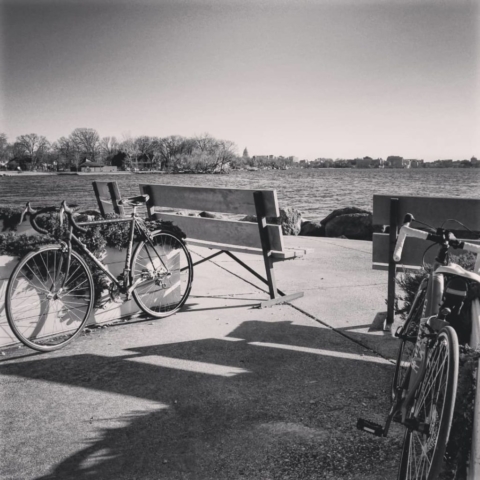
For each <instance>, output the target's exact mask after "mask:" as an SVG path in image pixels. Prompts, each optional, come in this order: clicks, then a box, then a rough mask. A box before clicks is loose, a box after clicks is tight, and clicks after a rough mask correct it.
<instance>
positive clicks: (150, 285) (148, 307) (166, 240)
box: [131, 230, 193, 318]
mask: <svg viewBox="0 0 480 480" xmlns="http://www.w3.org/2000/svg"><path fill="white" fill-rule="evenodd" d="M151 241H152V243H150V242H149V241H148V240H147V241H141V242H140V243H139V244H138V245H137V248H136V249H135V253H134V254H133V258H132V264H131V281H132V285H133V284H134V283H135V282H137V281H138V279H140V278H144V279H145V281H143V282H141V283H140V284H139V285H138V286H137V287H136V288H135V289H134V290H133V297H134V298H135V301H136V302H137V304H138V306H139V307H140V308H141V310H142V311H143V312H145V313H146V314H147V315H150V316H152V317H156V318H163V317H168V316H169V315H173V314H174V313H175V312H177V311H178V310H179V309H180V308H181V307H182V306H183V304H184V303H185V302H186V300H187V298H188V296H189V295H190V290H191V288H192V281H193V264H192V258H191V255H190V252H189V251H188V249H187V247H186V246H185V243H184V242H183V240H182V239H181V238H180V237H178V236H177V235H175V234H173V233H171V232H166V231H162V230H157V231H155V232H152V238H151Z"/></svg>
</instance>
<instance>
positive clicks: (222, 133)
mask: <svg viewBox="0 0 480 480" xmlns="http://www.w3.org/2000/svg"><path fill="white" fill-rule="evenodd" d="M0 34H1V55H0V87H1V88H0V132H4V133H6V134H7V136H8V139H9V141H10V142H13V141H14V140H15V138H16V137H17V136H18V135H22V134H26V133H37V134H40V135H44V136H46V137H47V138H48V139H49V140H50V141H55V140H57V139H58V138H60V137H61V136H68V135H69V134H70V133H71V132H72V131H73V130H74V129H75V128H78V127H87V128H95V129H96V130H97V131H98V133H99V134H100V136H101V137H104V136H115V137H117V138H118V139H121V138H122V137H125V136H128V135H130V136H133V137H135V136H139V135H154V136H159V137H166V136H169V135H181V136H185V137H193V136H196V135H201V134H203V133H209V134H210V135H212V136H213V137H215V138H218V139H224V140H231V141H233V142H235V144H236V145H237V147H238V152H239V153H240V154H241V153H242V152H243V149H244V148H247V149H248V152H249V154H250V155H283V156H290V155H294V156H297V157H298V158H300V159H308V160H313V159H315V158H318V157H329V158H356V157H363V156H367V155H368V156H371V157H373V158H378V157H382V158H386V157H387V156H388V155H401V156H403V157H404V158H423V159H425V160H426V161H431V160H435V159H438V158H441V159H446V158H454V159H464V158H470V157H471V156H473V155H475V156H477V157H479V156H480V7H479V2H478V1H477V0H435V1H432V2H430V1H429V0H355V1H349V0H295V1H293V0H292V1H288V0H255V1H254V0H242V1H236V0H171V1H163V0H157V1H155V0H129V1H127V0H95V1H92V0H78V1H77V0H61V1H60V0H55V1H53V0H37V1H25V0H0Z"/></svg>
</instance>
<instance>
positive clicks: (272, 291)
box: [253, 192, 277, 298]
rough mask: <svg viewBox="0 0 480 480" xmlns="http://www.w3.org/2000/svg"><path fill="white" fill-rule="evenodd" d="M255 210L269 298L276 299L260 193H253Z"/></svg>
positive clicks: (263, 208)
mask: <svg viewBox="0 0 480 480" xmlns="http://www.w3.org/2000/svg"><path fill="white" fill-rule="evenodd" d="M253 198H254V201H255V210H256V212H257V223H258V229H259V232H260V241H261V243H262V251H263V261H264V262H265V271H266V273H267V281H268V290H269V293H270V298H276V296H277V285H276V282H275V276H274V273H273V262H272V256H271V249H270V239H269V238H268V230H267V219H266V217H265V206H264V202H263V195H262V192H254V193H253Z"/></svg>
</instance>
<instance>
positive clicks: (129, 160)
mask: <svg viewBox="0 0 480 480" xmlns="http://www.w3.org/2000/svg"><path fill="white" fill-rule="evenodd" d="M119 150H120V151H121V152H123V153H124V154H125V155H126V157H125V160H126V167H127V168H129V167H130V168H131V167H137V168H138V163H137V162H138V157H139V156H140V149H139V148H138V146H137V144H136V143H135V140H134V139H133V138H131V137H130V136H128V135H124V140H123V142H122V143H121V144H120V145H119Z"/></svg>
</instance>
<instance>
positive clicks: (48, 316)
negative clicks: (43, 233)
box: [5, 245, 94, 352]
mask: <svg viewBox="0 0 480 480" xmlns="http://www.w3.org/2000/svg"><path fill="white" fill-rule="evenodd" d="M93 301H94V288H93V279H92V274H91V273H90V269H89V268H88V266H87V264H86V263H85V261H84V260H83V258H82V257H80V255H78V254H77V253H76V252H73V251H72V252H71V257H70V262H68V254H67V253H65V252H63V251H62V249H61V247H59V246H54V245H50V246H46V247H42V248H40V250H38V251H36V252H32V253H29V254H27V255H26V256H25V257H24V258H22V260H21V261H20V262H19V264H18V265H17V266H16V268H15V270H14V271H13V272H12V275H11V276H10V280H9V282H8V287H7V294H6V302H5V308H6V314H7V320H8V324H9V325H10V328H11V329H12V331H13V333H14V334H15V335H16V337H17V338H18V339H19V340H20V341H21V342H22V343H23V344H25V345H27V346H28V347H30V348H33V349H35V350H38V351H40V352H48V351H51V350H57V349H59V348H61V347H63V346H65V345H66V344H67V343H69V342H71V341H72V340H73V339H74V338H75V337H76V336H78V335H79V333H80V332H81V331H82V328H83V326H84V325H85V323H86V321H87V319H88V316H89V315H90V311H91V309H92V305H93Z"/></svg>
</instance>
